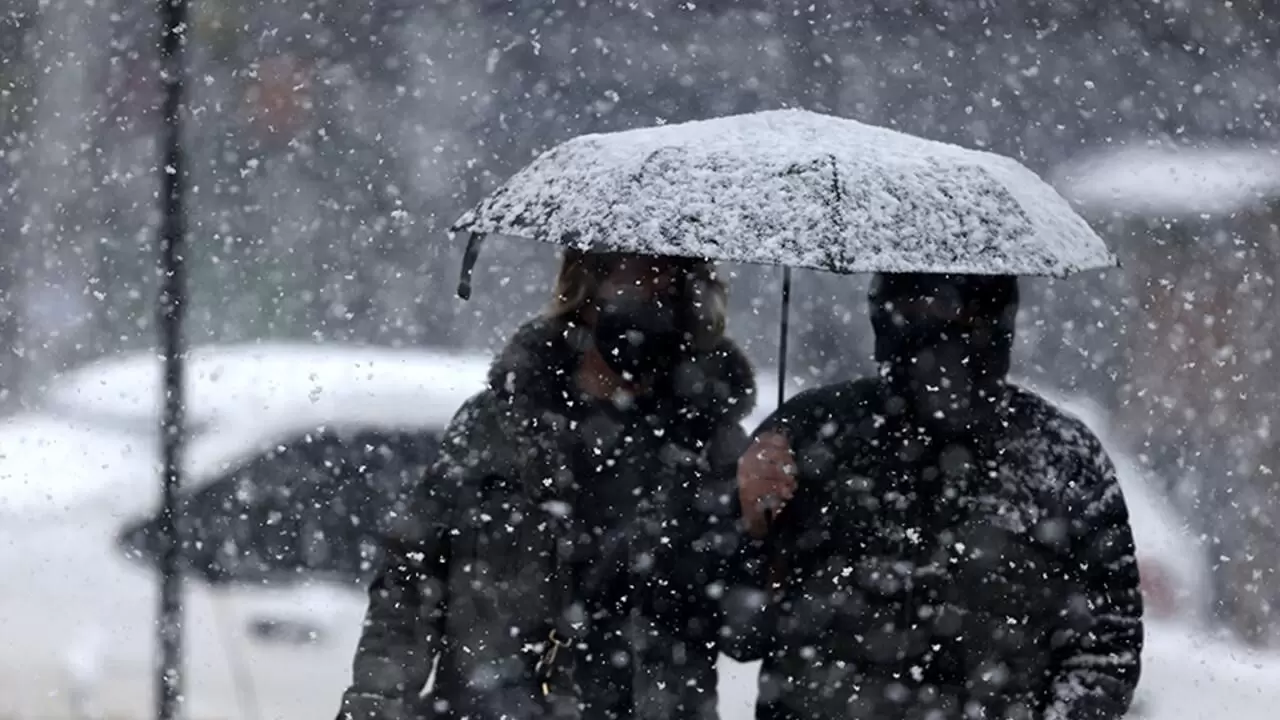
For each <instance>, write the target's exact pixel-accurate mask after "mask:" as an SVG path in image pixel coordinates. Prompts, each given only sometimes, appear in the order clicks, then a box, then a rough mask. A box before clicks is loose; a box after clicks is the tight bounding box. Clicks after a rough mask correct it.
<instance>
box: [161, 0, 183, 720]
mask: <svg viewBox="0 0 1280 720" xmlns="http://www.w3.org/2000/svg"><path fill="white" fill-rule="evenodd" d="M158 2H159V3H160V25H161V36H160V58H161V76H162V79H163V81H164V112H163V131H162V141H161V144H160V147H161V148H162V154H163V157H164V160H163V162H161V164H160V168H159V171H160V302H159V318H158V320H159V323H158V327H159V334H160V346H161V349H162V351H163V353H164V383H163V386H164V412H163V416H162V418H161V427H160V438H161V442H160V453H161V457H160V460H161V466H162V467H163V468H164V489H163V492H162V503H163V506H162V508H161V511H160V531H161V534H162V535H163V536H164V552H163V553H162V555H161V558H160V621H159V622H158V623H157V625H156V627H157V629H158V631H159V633H158V638H157V639H158V641H159V651H160V652H159V658H158V663H157V676H156V685H157V687H156V717H157V718H158V719H159V720H176V718H178V717H179V713H180V710H181V701H182V578H181V577H180V576H179V574H178V569H179V568H178V559H179V554H178V553H179V550H180V549H181V544H180V539H179V535H178V518H177V510H178V508H177V502H178V486H179V484H180V478H181V473H182V442H183V439H184V435H185V432H184V428H183V389H184V383H183V377H182V375H183V372H182V315H183V311H184V309H185V308H184V305H185V303H186V296H185V293H186V287H185V280H186V278H185V273H184V271H183V270H184V269H183V242H184V240H185V235H186V214H185V212H186V211H185V208H184V207H183V204H184V203H183V201H184V197H183V191H184V182H185V179H186V167H185V163H184V162H183V155H182V107H183V102H182V101H183V97H182V94H183V89H184V87H183V82H182V79H183V70H184V68H183V57H182V55H183V53H182V50H183V44H184V43H183V40H184V38H183V35H184V33H185V32H186V29H187V3H186V0H158Z"/></svg>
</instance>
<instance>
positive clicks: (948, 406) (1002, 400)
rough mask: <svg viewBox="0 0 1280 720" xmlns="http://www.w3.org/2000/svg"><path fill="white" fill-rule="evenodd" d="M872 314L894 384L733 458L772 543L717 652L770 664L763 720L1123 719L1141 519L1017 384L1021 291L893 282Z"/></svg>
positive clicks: (1047, 410)
mask: <svg viewBox="0 0 1280 720" xmlns="http://www.w3.org/2000/svg"><path fill="white" fill-rule="evenodd" d="M871 307H872V321H873V326H874V329H875V332H876V357H877V360H879V361H880V363H881V368H882V370H881V376H880V377H878V378H870V379H862V380H856V381H853V382H848V383H843V384H839V385H833V386H828V387H823V388H819V389H816V390H813V391H810V392H806V393H802V394H800V395H797V396H796V397H794V398H792V399H791V400H790V401H788V402H787V403H785V404H784V405H783V406H782V407H781V408H780V409H779V410H778V411H776V412H775V413H774V414H773V415H772V416H771V417H770V418H769V419H768V420H766V421H765V422H764V423H763V425H762V426H761V428H760V429H759V430H758V431H757V432H756V434H755V440H754V441H753V445H752V447H751V448H750V449H749V450H748V452H747V453H745V454H744V456H743V458H742V460H741V462H740V465H739V474H738V481H739V491H740V495H741V502H742V507H743V511H744V513H745V516H746V519H747V523H748V525H749V526H750V527H751V529H752V532H753V534H754V535H756V536H757V537H759V538H761V540H760V542H759V543H756V544H755V545H753V546H749V547H752V548H753V551H752V552H748V553H746V554H745V555H746V557H745V558H744V560H743V565H742V567H741V569H740V574H739V576H738V578H737V580H736V581H735V582H734V583H732V585H731V588H730V591H729V592H728V593H727V595H726V613H727V615H726V622H727V625H726V633H725V638H724V644H725V647H726V650H727V651H728V652H730V653H731V654H732V655H734V656H736V657H737V658H738V659H740V660H753V659H763V661H764V662H763V666H762V670H761V673H760V680H759V691H760V696H759V700H758V702H757V713H756V717H757V719H758V720H827V719H831V720H835V719H836V718H840V719H841V720H848V719H850V718H852V719H855V720H968V719H969V718H983V719H986V720H1116V719H1118V718H1120V717H1122V716H1123V715H1124V714H1125V712H1126V711H1127V710H1128V708H1129V705H1130V703H1131V702H1132V699H1133V694H1134V690H1135V687H1136V685H1137V682H1138V677H1139V674H1140V655H1141V651H1142V645H1143V637H1142V633H1143V626H1142V598H1141V595H1140V592H1139V587H1138V568H1137V564H1136V561H1135V558H1134V545H1133V537H1132V532H1131V530H1130V527H1129V521H1128V513H1127V510H1126V507H1125V502H1124V497H1123V496H1122V494H1121V491H1120V487H1119V485H1118V483H1117V481H1116V473H1115V468H1114V467H1113V465H1112V462H1111V460H1110V459H1109V458H1108V457H1107V454H1106V452H1105V451H1104V450H1103V447H1102V445H1101V443H1100V442H1099V441H1098V438H1097V437H1095V436H1094V435H1093V434H1092V433H1091V432H1090V431H1089V430H1088V428H1086V427H1085V425H1084V424H1083V423H1081V422H1080V421H1079V420H1078V419H1076V418H1074V417H1071V416H1069V415H1067V414H1065V413H1063V412H1062V411H1060V410H1058V409H1057V408H1055V407H1053V406H1052V405H1050V404H1049V403H1048V402H1046V401H1045V400H1043V399H1042V398H1040V397H1039V396H1037V395H1035V394H1033V393H1031V392H1028V391H1026V390H1023V389H1021V388H1018V387H1015V386H1014V385H1012V384H1010V383H1008V382H1007V381H1006V375H1007V373H1008V371H1009V364H1010V358H1011V352H1012V345H1013V332H1014V317H1015V314H1016V309H1017V281H1016V280H1015V279H1013V278H1004V277H977V276H938V275H881V276H878V277H877V278H876V279H875V282H874V283H873V290H872V295H871ZM769 500H775V501H781V502H783V503H785V505H783V506H782V507H781V509H780V510H777V512H776V515H774V516H773V518H772V520H771V521H769V520H768V519H767V515H766V514H765V512H764V510H763V509H762V508H763V506H764V505H765V504H767V501H769ZM773 507H774V508H775V509H776V508H777V507H778V506H777V505H774V506H773Z"/></svg>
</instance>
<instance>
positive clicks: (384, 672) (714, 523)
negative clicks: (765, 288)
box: [340, 251, 755, 720]
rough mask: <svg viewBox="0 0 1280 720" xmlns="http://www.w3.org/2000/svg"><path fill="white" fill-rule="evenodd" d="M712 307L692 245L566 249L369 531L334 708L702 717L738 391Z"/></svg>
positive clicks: (400, 716) (746, 390) (726, 542)
mask: <svg viewBox="0 0 1280 720" xmlns="http://www.w3.org/2000/svg"><path fill="white" fill-rule="evenodd" d="M724 305H725V291H724V287H723V285H722V284H721V283H720V282H719V281H718V280H717V279H716V277H715V275H714V272H713V269H712V267H711V266H710V265H709V264H707V263H702V262H692V261H684V260H665V259H654V258H646V257H641V256H635V255H611V254H583V253H580V252H575V251H568V252H566V256H565V259H564V264H563V266H562V269H561V273H560V278H559V281H558V283H557V288H556V291H555V298H554V302H553V306H552V308H551V310H550V312H549V313H547V315H546V316H544V317H542V318H539V319H536V320H533V321H532V322H530V323H528V324H526V325H525V326H523V327H522V328H521V329H520V330H519V331H518V332H517V333H516V335H515V337H514V338H512V340H511V342H510V343H509V344H508V346H507V347H506V349H505V350H503V351H502V353H501V354H500V355H499V356H498V358H497V359H496V360H495V361H494V363H493V366H492V369H491V370H490V373H489V383H488V387H487V388H486V389H485V390H484V391H483V392H481V393H479V394H478V395H476V396H475V397H473V398H472V399H471V400H469V401H468V402H467V403H466V404H465V405H464V406H463V407H462V409H461V410H459V412H458V414H457V416H456V417H455V418H454V420H453V423H452V424H451V426H450V427H449V429H448V431H447V432H446V436H445V439H444V441H443V444H442V449H441V459H440V461H439V463H438V464H437V466H436V467H435V468H434V470H433V471H432V472H430V473H429V474H428V477H427V478H426V479H425V481H424V482H423V483H422V485H421V487H420V488H419V490H420V493H419V497H418V498H417V499H416V507H417V510H416V511H414V512H409V513H406V514H405V515H404V517H403V518H401V519H400V523H399V530H398V531H397V532H395V533H393V534H392V537H390V538H389V539H388V543H387V544H388V551H387V558H386V562H385V565H384V567H383V569H382V572H381V573H380V574H379V575H378V577H377V579H376V581H375V582H374V583H373V586H372V588H371V590H370V595H369V612H368V618H367V620H366V624H365V630H364V634H363V637H362V638H361V641H360V645H359V649H358V650H357V653H356V657H355V661H354V668H353V679H352V685H351V687H350V689H349V690H348V691H347V692H346V694H345V696H344V698H343V703H342V710H341V712H340V718H346V719H349V720H408V719H409V718H419V717H422V718H436V719H440V720H444V719H453V718H456V719H461V718H468V719H469V720H499V719H500V718H512V719H515V720H526V719H535V718H578V717H582V718H589V719H591V720H597V719H598V720H609V719H611V718H617V719H622V718H628V719H629V718H653V719H655V720H656V719H657V718H662V719H664V720H714V719H715V718H716V717H718V715H717V695H716V660H717V657H718V652H717V640H718V638H719V636H720V634H721V618H720V608H719V604H718V598H717V596H716V594H715V592H714V591H713V588H715V587H717V586H723V584H724V578H725V574H726V572H727V570H728V563H729V559H730V558H732V557H734V554H735V553H736V552H737V551H738V547H739V545H740V544H741V543H740V542H739V538H740V536H741V533H740V531H739V529H738V528H739V525H738V523H737V522H736V520H737V518H736V502H735V498H736V493H735V492H734V467H735V464H736V462H737V458H738V456H739V455H740V454H741V453H742V451H743V450H744V449H745V446H746V435H745V433H744V432H743V431H742V429H741V427H740V425H739V423H740V422H741V420H742V418H744V417H745V416H746V415H747V414H748V413H749V412H750V410H751V409H752V407H753V406H754V398H755V385H754V376H753V372H752V368H751V366H750V364H749V363H748V361H747V360H746V358H745V356H744V355H743V354H742V352H741V351H740V350H738V348H737V347H736V346H735V345H734V344H733V343H732V342H730V341H729V340H727V339H726V338H725V337H724V335H723V330H724V309H725V308H724ZM552 633H555V634H554V635H553V634H552ZM437 660H438V666H437V668H436V676H435V683H434V686H433V688H432V690H431V692H430V693H429V694H427V695H426V696H425V697H423V698H422V699H419V692H420V690H422V688H423V686H424V684H425V683H426V682H427V679H428V675H429V673H430V671H431V668H432V663H433V662H434V661H437Z"/></svg>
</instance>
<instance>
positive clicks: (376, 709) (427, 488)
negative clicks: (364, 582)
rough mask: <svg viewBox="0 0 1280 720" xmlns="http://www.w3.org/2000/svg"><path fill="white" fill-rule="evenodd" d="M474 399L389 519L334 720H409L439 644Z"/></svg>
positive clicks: (475, 420)
mask: <svg viewBox="0 0 1280 720" xmlns="http://www.w3.org/2000/svg"><path fill="white" fill-rule="evenodd" d="M480 409H481V408H480V405H479V397H477V398H473V399H472V400H471V401H469V402H468V403H467V404H465V405H464V406H463V407H462V409H460V410H459V411H458V413H457V415H455V417H454V419H453V421H452V422H451V423H450V425H449V428H448V429H446V431H445V435H444V439H443V440H442V442H441V448H440V455H439V458H438V459H437V461H436V463H435V464H434V465H433V466H432V468H431V469H430V470H428V471H427V473H426V476H425V477H424V478H423V481H422V482H421V483H420V484H419V485H418V487H417V488H416V489H415V493H414V495H413V497H410V498H406V500H405V502H404V504H403V507H402V508H401V512H399V513H398V514H397V516H396V517H394V518H392V519H391V520H392V522H391V523H390V528H391V529H390V531H389V532H388V533H387V535H386V537H385V538H384V555H383V560H382V564H381V568H380V570H379V572H378V574H377V576H376V577H375V579H374V581H373V584H372V585H371V586H370V588H369V608H368V611H367V613H366V615H365V620H364V632H363V634H362V635H361V637H360V643H359V645H358V646H357V648H356V654H355V659H354V660H353V662H352V669H351V686H350V687H349V688H348V689H347V691H346V693H345V694H344V695H343V698H342V707H341V710H340V711H339V713H338V719H339V720H410V719H411V718H414V717H416V716H417V715H416V713H415V712H414V708H415V706H416V704H417V701H418V695H419V694H420V693H421V692H422V690H423V688H424V687H425V686H426V683H427V680H428V679H429V678H430V676H431V669H432V665H433V663H434V662H435V659H436V657H437V656H438V655H439V653H440V650H441V646H442V642H443V637H442V633H443V626H444V614H445V611H446V603H447V593H446V589H447V583H448V576H449V559H450V558H449V550H450V547H449V537H450V529H451V527H452V525H453V522H452V521H453V517H454V510H455V507H456V504H457V498H458V497H459V492H460V490H461V489H462V487H463V486H464V483H465V482H467V478H468V477H469V475H470V472H468V468H469V467H470V466H469V465H468V461H469V460H468V456H467V448H468V447H469V445H470V439H471V438H472V437H473V436H474V434H475V433H476V431H477V428H478V426H479V425H480V422H481V420H482V419H483V418H482V417H481V415H480V412H479V410H480Z"/></svg>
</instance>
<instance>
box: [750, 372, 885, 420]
mask: <svg viewBox="0 0 1280 720" xmlns="http://www.w3.org/2000/svg"><path fill="white" fill-rule="evenodd" d="M880 387H881V386H880V381H879V380H878V379H876V378H859V379H857V380H851V381H847V382H842V383H834V384H831V385H823V386H821V387H816V388H810V389H809V390H804V391H801V392H799V393H796V394H795V395H794V396H792V397H791V398H789V399H787V400H786V401H785V402H783V403H782V405H781V407H779V408H778V409H777V410H776V411H774V413H773V415H772V416H771V417H770V420H769V421H768V423H767V424H769V425H774V426H784V427H790V428H792V429H793V430H797V429H800V428H810V427H814V426H815V423H816V424H818V425H823V424H826V423H828V422H837V423H839V424H841V425H847V424H849V423H850V421H854V420H857V419H858V418H862V417H870V416H872V415H874V414H875V413H878V412H880V405H881V402H880V399H881V397H882V393H881V389H880Z"/></svg>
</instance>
